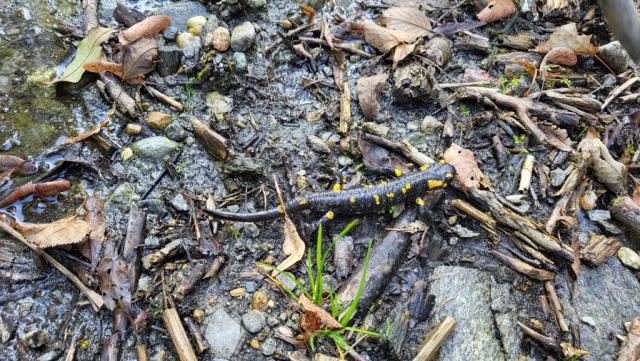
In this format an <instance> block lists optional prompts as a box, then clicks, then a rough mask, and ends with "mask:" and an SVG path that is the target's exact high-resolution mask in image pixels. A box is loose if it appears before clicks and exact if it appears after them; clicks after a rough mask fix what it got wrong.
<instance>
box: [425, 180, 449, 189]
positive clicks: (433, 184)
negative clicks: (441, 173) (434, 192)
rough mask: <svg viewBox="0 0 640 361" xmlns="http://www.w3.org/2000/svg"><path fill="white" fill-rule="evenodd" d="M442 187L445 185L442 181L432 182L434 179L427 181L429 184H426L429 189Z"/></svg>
mask: <svg viewBox="0 0 640 361" xmlns="http://www.w3.org/2000/svg"><path fill="white" fill-rule="evenodd" d="M444 185H445V183H444V182H443V181H440V180H434V179H429V182H428V183H427V186H428V187H429V189H436V188H442V187H443V186H444Z"/></svg>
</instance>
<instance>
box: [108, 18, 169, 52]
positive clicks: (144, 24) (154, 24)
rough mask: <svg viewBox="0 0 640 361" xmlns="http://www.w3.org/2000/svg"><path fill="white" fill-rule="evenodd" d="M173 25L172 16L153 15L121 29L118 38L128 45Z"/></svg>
mask: <svg viewBox="0 0 640 361" xmlns="http://www.w3.org/2000/svg"><path fill="white" fill-rule="evenodd" d="M170 25H171V18H170V17H168V16H166V15H153V16H149V17H148V18H146V19H144V20H142V21H141V22H139V23H136V24H134V25H132V26H131V27H129V28H128V29H127V30H124V31H121V32H120V34H119V35H118V39H119V40H120V43H121V44H122V45H127V44H129V43H132V42H134V41H136V40H138V39H140V38H144V37H154V36H156V34H159V33H160V32H161V31H163V30H164V29H166V28H168V27H169V26H170Z"/></svg>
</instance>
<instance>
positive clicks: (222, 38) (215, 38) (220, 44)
mask: <svg viewBox="0 0 640 361" xmlns="http://www.w3.org/2000/svg"><path fill="white" fill-rule="evenodd" d="M230 45H231V34H230V33H229V29H227V28H225V27H222V26H218V27H217V28H215V29H214V30H213V33H212V34H211V46H213V48H214V49H216V50H217V51H227V50H229V46H230Z"/></svg>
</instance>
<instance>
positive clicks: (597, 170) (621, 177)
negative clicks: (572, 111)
mask: <svg viewBox="0 0 640 361" xmlns="http://www.w3.org/2000/svg"><path fill="white" fill-rule="evenodd" d="M578 151H579V152H580V153H581V154H582V157H583V159H585V161H587V162H588V164H589V165H590V166H591V169H592V170H593V173H594V174H595V176H596V179H597V180H598V181H599V182H600V183H602V184H604V185H605V186H606V187H607V188H609V190H610V191H612V192H614V193H616V194H622V193H624V192H626V188H627V187H626V185H627V171H626V168H625V166H624V164H622V163H620V162H618V161H617V160H615V159H613V157H612V156H611V153H609V149H607V147H606V146H605V145H604V144H603V143H602V141H600V138H599V136H598V133H596V132H595V131H594V130H593V129H589V130H588V131H587V134H586V136H585V137H584V139H582V141H581V142H580V144H578Z"/></svg>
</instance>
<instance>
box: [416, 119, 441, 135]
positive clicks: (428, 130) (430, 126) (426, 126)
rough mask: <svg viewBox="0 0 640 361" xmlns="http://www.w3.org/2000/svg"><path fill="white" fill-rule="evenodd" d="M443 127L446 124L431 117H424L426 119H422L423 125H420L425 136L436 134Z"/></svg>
mask: <svg viewBox="0 0 640 361" xmlns="http://www.w3.org/2000/svg"><path fill="white" fill-rule="evenodd" d="M443 127H444V124H442V122H440V121H439V120H438V119H436V118H435V117H434V116H431V115H427V116H426V117H424V119H422V123H420V130H421V131H422V132H423V133H425V134H432V133H435V132H436V131H438V130H440V129H442V128H443Z"/></svg>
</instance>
